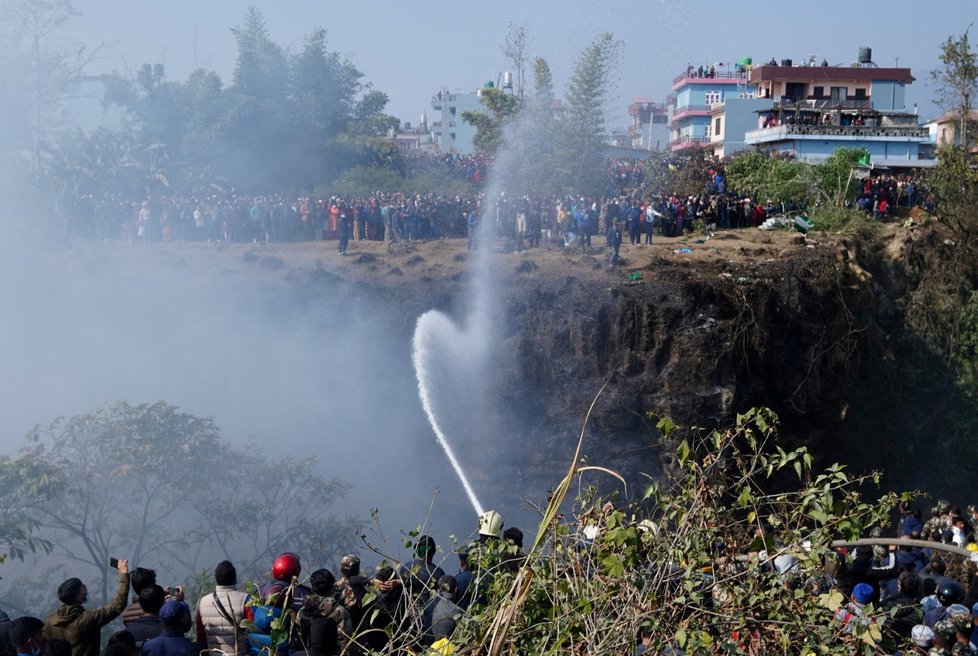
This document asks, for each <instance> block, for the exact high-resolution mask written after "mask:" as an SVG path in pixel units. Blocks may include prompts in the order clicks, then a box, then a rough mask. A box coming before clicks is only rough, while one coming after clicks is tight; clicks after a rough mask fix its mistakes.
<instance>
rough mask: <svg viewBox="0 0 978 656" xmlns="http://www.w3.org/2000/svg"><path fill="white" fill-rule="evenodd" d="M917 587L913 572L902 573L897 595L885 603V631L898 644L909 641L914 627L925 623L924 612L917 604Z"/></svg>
mask: <svg viewBox="0 0 978 656" xmlns="http://www.w3.org/2000/svg"><path fill="white" fill-rule="evenodd" d="M917 585H918V584H917V577H916V575H915V574H914V573H913V572H901V573H900V576H899V577H898V578H897V592H896V594H895V595H893V596H891V597H889V598H888V599H885V600H884V601H883V610H884V611H886V612H887V615H888V617H887V618H886V621H884V622H883V629H884V631H885V632H887V633H888V634H889V635H890V636H892V637H893V639H894V642H896V643H897V644H902V643H903V642H905V641H906V640H908V639H909V638H910V633H911V631H913V627H915V626H916V625H918V624H920V623H922V622H923V621H924V611H923V610H922V609H921V607H920V604H919V603H918V602H917Z"/></svg>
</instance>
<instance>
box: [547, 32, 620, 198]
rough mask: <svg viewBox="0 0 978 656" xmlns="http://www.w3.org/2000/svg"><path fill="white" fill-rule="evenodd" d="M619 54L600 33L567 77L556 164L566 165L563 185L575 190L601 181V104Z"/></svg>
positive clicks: (609, 38) (605, 135)
mask: <svg viewBox="0 0 978 656" xmlns="http://www.w3.org/2000/svg"><path fill="white" fill-rule="evenodd" d="M620 52H621V42H620V41H616V40H615V38H614V36H613V35H612V34H610V33H605V34H602V35H601V36H599V37H598V38H596V39H595V40H594V41H593V42H592V43H591V45H590V46H588V47H587V48H586V49H585V50H584V52H583V53H581V55H580V57H579V58H578V60H577V64H576V66H575V68H574V73H573V75H572V76H571V80H570V85H569V87H568V91H567V103H566V106H567V109H566V112H565V115H564V117H563V120H562V127H563V130H562V131H563V139H562V145H563V148H562V151H563V152H561V154H560V161H561V162H562V163H564V164H565V166H566V171H567V176H568V177H567V180H566V182H567V183H568V184H569V186H571V187H572V188H573V189H576V190H582V191H595V190H599V186H600V185H601V183H602V181H603V179H604V173H605V171H604V163H603V161H602V159H601V157H600V155H601V150H602V149H603V148H604V147H605V146H606V145H607V143H608V132H607V128H606V127H605V114H606V112H605V104H606V103H607V101H608V93H609V91H610V90H611V85H612V82H613V78H612V76H613V74H614V72H615V70H616V69H617V66H616V65H617V62H618V57H619V55H620Z"/></svg>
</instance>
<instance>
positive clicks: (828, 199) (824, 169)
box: [811, 148, 869, 209]
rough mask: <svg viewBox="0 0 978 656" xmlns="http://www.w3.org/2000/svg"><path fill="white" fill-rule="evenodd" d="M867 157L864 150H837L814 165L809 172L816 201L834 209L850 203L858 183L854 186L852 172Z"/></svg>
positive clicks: (866, 152) (854, 195) (867, 153)
mask: <svg viewBox="0 0 978 656" xmlns="http://www.w3.org/2000/svg"><path fill="white" fill-rule="evenodd" d="M868 155H869V152H868V151H867V150H866V149H865V148H837V149H836V151H835V152H834V153H832V154H831V155H829V156H828V157H826V158H825V159H824V160H823V161H821V162H819V163H818V164H816V165H814V166H813V167H812V168H811V171H812V173H813V177H814V183H815V193H816V194H817V196H818V199H819V200H822V201H824V202H825V203H827V204H828V205H829V206H830V207H834V208H836V209H841V208H843V207H846V206H847V204H849V203H851V202H852V201H853V200H854V199H855V197H856V194H857V191H858V183H855V184H854V183H853V179H852V174H853V170H854V169H855V167H856V166H857V165H858V164H859V162H861V161H865V159H866V157H867V156H868Z"/></svg>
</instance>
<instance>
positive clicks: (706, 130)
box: [703, 123, 712, 139]
mask: <svg viewBox="0 0 978 656" xmlns="http://www.w3.org/2000/svg"><path fill="white" fill-rule="evenodd" d="M703 136H704V137H705V138H707V139H709V138H710V137H711V136H712V135H711V134H710V124H709V123H707V124H706V125H704V126H703Z"/></svg>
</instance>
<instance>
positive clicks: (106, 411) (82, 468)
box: [31, 401, 352, 595]
mask: <svg viewBox="0 0 978 656" xmlns="http://www.w3.org/2000/svg"><path fill="white" fill-rule="evenodd" d="M31 438H32V439H33V440H34V442H35V443H36V445H37V447H36V450H35V451H34V453H33V455H32V458H33V462H35V463H36V464H37V466H44V467H49V468H52V469H55V470H56V471H58V472H59V474H60V480H63V481H64V484H63V486H62V487H60V488H59V490H58V491H59V494H57V495H56V496H53V497H51V498H48V499H43V498H38V499H37V500H36V503H34V505H32V509H33V513H34V515H35V516H36V517H37V521H38V526H39V530H40V531H41V535H42V536H43V537H46V538H47V539H50V540H51V542H52V543H54V544H56V545H57V547H56V550H57V551H58V552H60V553H61V554H62V555H64V556H65V557H66V558H67V559H68V560H69V561H73V562H77V563H83V564H87V565H89V566H91V567H92V568H93V569H95V570H96V571H97V572H98V573H99V574H100V575H101V585H102V592H103V595H104V594H106V593H107V592H108V588H107V586H108V582H109V578H108V577H109V575H110V572H109V567H108V562H109V558H110V557H128V558H129V559H130V560H131V561H132V562H133V563H135V564H137V565H139V564H142V565H144V566H151V567H152V566H166V567H168V568H170V569H175V568H177V567H181V568H185V570H186V572H187V573H188V574H189V573H192V572H195V571H197V570H198V569H200V565H201V558H210V559H211V560H213V557H214V554H215V551H216V552H217V553H219V554H220V556H221V557H230V556H232V555H233V557H234V559H235V562H240V563H242V567H243V568H247V567H249V566H250V567H252V568H253V569H254V562H255V560H256V559H264V560H267V557H268V554H269V553H271V551H274V550H276V549H283V548H284V546H285V545H286V544H291V545H294V546H296V547H308V546H309V545H308V544H301V543H299V542H298V540H299V538H300V536H301V537H302V538H303V539H304V540H310V539H312V537H313V536H317V535H319V536H322V535H330V534H333V535H343V531H346V532H347V534H348V535H352V531H350V523H349V522H346V523H344V522H340V521H337V520H335V518H333V517H332V516H331V515H328V514H327V513H326V508H327V507H328V505H329V504H330V502H331V501H332V500H334V499H336V498H338V497H339V496H341V495H342V493H343V491H344V489H345V488H344V486H343V485H342V484H341V483H339V482H338V481H335V480H325V479H322V478H321V477H320V476H319V475H318V474H317V473H316V472H315V470H314V468H313V466H312V461H301V462H293V461H286V462H268V461H266V460H265V459H263V458H261V457H259V456H258V455H255V454H253V453H249V452H245V451H241V450H238V449H235V448H233V447H232V446H231V445H229V444H228V443H227V442H225V441H224V440H222V439H221V437H220V433H219V430H218V428H217V426H216V425H215V424H214V422H213V421H212V420H210V419H206V418H201V417H196V416H194V415H190V414H187V413H184V412H181V411H180V410H179V409H178V408H176V407H174V406H172V405H169V404H167V403H164V402H162V401H161V402H157V403H153V404H142V405H138V406H132V405H129V404H128V403H125V402H120V403H117V404H115V405H113V406H110V407H106V408H102V409H100V410H97V411H95V412H93V413H90V414H86V415H79V416H76V417H72V418H71V419H69V420H67V421H64V422H62V421H57V422H55V423H54V424H52V425H51V426H50V427H49V428H47V429H41V428H37V429H35V431H33V433H32V435H31ZM334 544H336V545H337V548H342V546H343V545H344V544H345V543H344V542H343V541H342V540H336V541H335V542H334ZM317 549H319V552H318V553H322V552H323V551H324V549H323V547H322V545H317ZM211 560H207V561H204V562H211ZM265 564H266V565H267V563H265Z"/></svg>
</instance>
